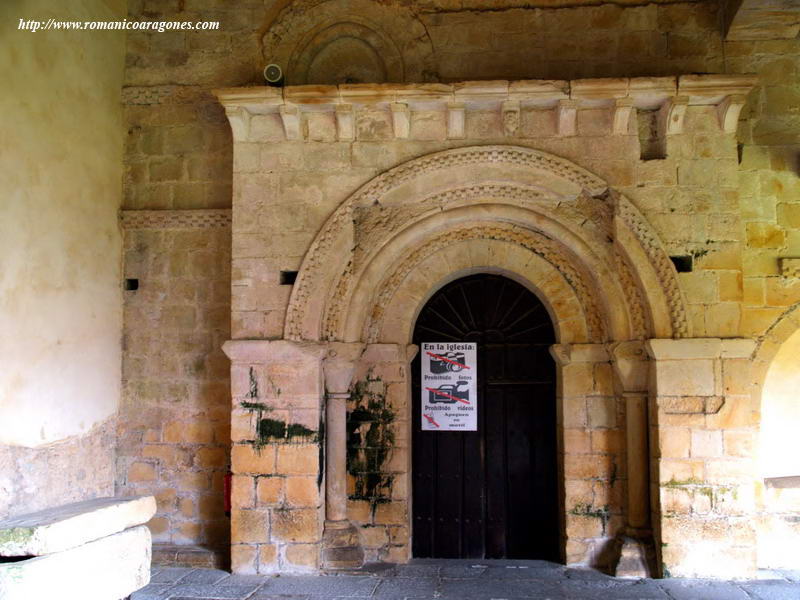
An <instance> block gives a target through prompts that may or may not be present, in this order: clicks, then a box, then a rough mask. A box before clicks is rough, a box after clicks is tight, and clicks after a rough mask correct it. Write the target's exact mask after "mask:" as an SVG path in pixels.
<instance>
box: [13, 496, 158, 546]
mask: <svg viewBox="0 0 800 600" xmlns="http://www.w3.org/2000/svg"><path fill="white" fill-rule="evenodd" d="M154 514H156V500H155V498H153V497H152V496H139V497H134V498H96V499H94V500H86V501H84V502H73V503H72V504H65V505H64V506H58V507H56V508H49V509H47V510H40V511H37V512H33V513H28V514H26V515H20V516H18V517H13V518H11V519H6V520H4V521H0V556H42V555H44V554H52V553H54V552H61V551H62V550H68V549H70V548H75V547H77V546H82V545H83V544H86V543H87V542H92V541H94V540H99V539H100V538H104V537H107V536H109V535H112V534H114V533H119V532H120V531H123V530H125V529H128V528H129V527H135V526H137V525H143V524H144V523H147V522H148V521H149V520H150V519H151V518H152V517H153V515H154Z"/></svg>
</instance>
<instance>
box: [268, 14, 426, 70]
mask: <svg viewBox="0 0 800 600" xmlns="http://www.w3.org/2000/svg"><path fill="white" fill-rule="evenodd" d="M262 31H263V32H264V33H263V37H262V39H261V46H262V48H261V49H262V54H263V57H264V60H265V61H266V62H267V63H277V64H278V65H280V67H281V68H282V69H283V71H284V74H285V79H286V83H287V84H289V85H303V84H323V85H335V84H341V83H344V84H351V83H372V84H375V83H404V82H407V81H414V82H425V81H438V79H439V78H438V76H437V75H436V74H435V72H434V70H435V67H434V62H433V45H432V43H431V40H430V37H429V36H428V33H427V30H426V29H425V27H424V26H423V24H422V22H421V21H420V20H419V19H418V18H417V17H416V16H415V15H414V14H413V12H412V10H410V9H409V8H405V7H400V6H394V7H387V6H385V5H382V3H377V2H369V1H367V0H295V1H294V2H292V3H291V4H290V5H289V6H287V7H286V8H285V9H284V10H282V11H281V12H280V13H279V14H278V16H277V18H276V19H275V20H274V21H272V22H270V23H266V24H265V25H264V27H263V28H262ZM406 65H408V67H407V66H406Z"/></svg>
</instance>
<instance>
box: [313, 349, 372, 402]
mask: <svg viewBox="0 0 800 600" xmlns="http://www.w3.org/2000/svg"><path fill="white" fill-rule="evenodd" d="M327 346H328V355H327V356H326V357H325V360H324V361H323V362H322V370H323V373H324V374H325V390H326V391H327V393H328V394H329V395H331V396H333V395H336V397H342V396H341V395H345V396H347V395H348V394H349V391H350V384H351V383H352V382H353V373H355V370H356V366H357V364H358V361H359V359H360V358H361V355H362V353H363V352H364V344H359V343H344V342H330V343H328V345H327Z"/></svg>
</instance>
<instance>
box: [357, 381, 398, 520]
mask: <svg viewBox="0 0 800 600" xmlns="http://www.w3.org/2000/svg"><path fill="white" fill-rule="evenodd" d="M394 420H395V413H394V411H393V410H392V409H391V408H389V405H388V403H387V402H386V385H385V384H384V383H383V381H382V380H381V379H380V378H379V377H374V376H373V375H372V373H371V372H370V373H367V376H366V377H365V378H364V379H363V380H362V381H359V382H357V383H356V385H355V388H354V390H353V394H352V396H351V409H350V411H349V412H348V414H347V472H348V473H349V474H350V476H351V477H352V478H353V479H354V486H353V489H352V491H351V493H350V494H349V498H350V499H351V500H366V501H368V502H369V503H370V505H371V507H372V510H373V512H374V510H375V507H376V506H377V505H378V504H383V503H386V502H389V501H390V500H391V491H392V483H393V482H394V475H392V474H391V473H388V472H386V470H385V466H386V464H387V461H388V460H389V458H390V456H391V452H392V448H393V447H394V441H395V440H394V432H393V431H392V423H393V422H394Z"/></svg>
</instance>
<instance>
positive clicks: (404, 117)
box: [391, 102, 411, 139]
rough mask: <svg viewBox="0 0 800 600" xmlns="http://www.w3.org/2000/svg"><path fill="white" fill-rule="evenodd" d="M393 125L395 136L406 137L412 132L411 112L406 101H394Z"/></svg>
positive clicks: (392, 105) (392, 106)
mask: <svg viewBox="0 0 800 600" xmlns="http://www.w3.org/2000/svg"><path fill="white" fill-rule="evenodd" d="M391 109H392V127H394V137H396V138H398V139H406V138H407V137H408V135H409V133H410V132H411V112H410V111H409V109H408V104H406V103H405V102H392V104H391Z"/></svg>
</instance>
